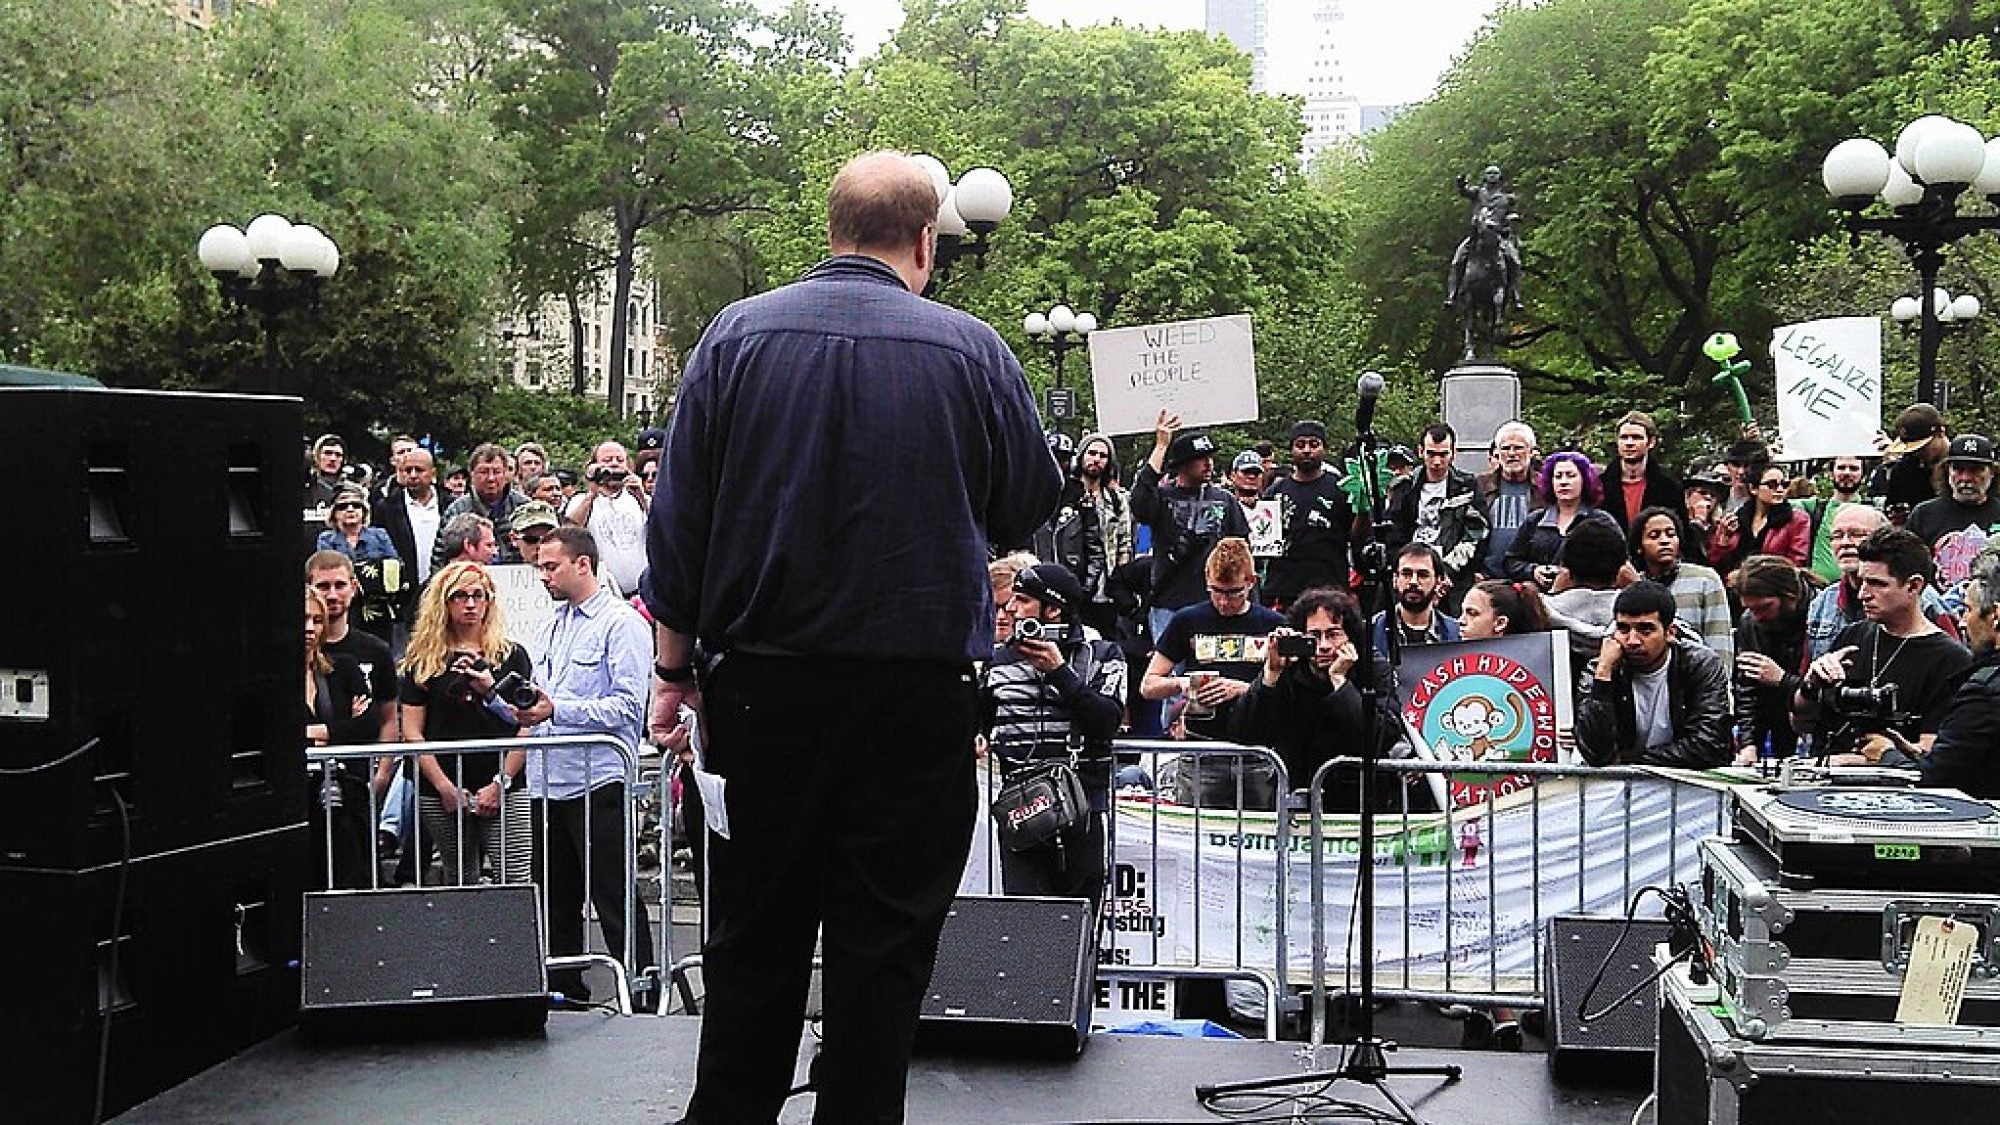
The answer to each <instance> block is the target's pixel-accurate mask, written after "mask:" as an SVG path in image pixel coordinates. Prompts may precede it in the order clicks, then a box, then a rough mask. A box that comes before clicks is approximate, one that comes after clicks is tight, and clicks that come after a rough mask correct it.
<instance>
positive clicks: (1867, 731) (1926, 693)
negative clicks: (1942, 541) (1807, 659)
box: [1792, 527, 1972, 765]
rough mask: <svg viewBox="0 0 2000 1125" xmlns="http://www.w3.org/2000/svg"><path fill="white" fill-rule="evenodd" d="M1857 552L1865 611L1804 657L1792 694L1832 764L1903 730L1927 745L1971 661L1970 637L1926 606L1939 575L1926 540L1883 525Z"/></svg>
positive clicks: (1870, 750)
mask: <svg viewBox="0 0 2000 1125" xmlns="http://www.w3.org/2000/svg"><path fill="white" fill-rule="evenodd" d="M1858 556H1859V558H1860V566H1859V569H1858V571H1857V574H1856V578H1857V580H1858V584H1859V590H1860V597H1861V609H1862V612H1863V613H1864V614H1865V615H1866V616H1867V620H1865V621H1859V622H1856V623H1855V624H1853V625H1850V626H1848V627H1847V628H1845V629H1843V630H1841V631H1840V635H1839V636H1837V637H1835V638H1834V641H1833V648H1832V650H1831V651H1829V652H1828V653H1827V654H1826V655H1824V656H1821V657H1819V658H1818V659H1816V660H1814V661H1813V662H1812V663H1811V664H1808V665H1806V672H1805V676H1804V677H1803V678H1802V679H1801V681H1800V683H1799V689H1798V691H1797V692H1796V693H1795V694H1794V696H1793V699H1792V724H1793V725H1794V726H1796V727H1798V729H1799V730H1800V731H1801V732H1805V733H1811V734H1813V735H1814V736H1815V740H1816V741H1815V745H1816V746H1817V747H1818V749H1819V751H1820V753H1822V754H1826V755H1831V756H1832V761H1833V763H1834V764H1836V765H1841V764H1850V765H1851V764H1856V763H1858V762H1868V763H1873V762H1876V761H1878V760H1879V759H1880V758H1881V756H1882V753H1883V751H1885V750H1889V749H1892V748H1894V747H1896V746H1897V745H1898V741H1897V740H1898V736H1900V738H1901V739H1902V740H1903V741H1904V742H1907V743H1909V744H1911V745H1913V746H1915V747H1917V748H1918V749H1920V750H1922V751H1929V750H1930V748H1931V744H1932V743H1933V742H1934V741H1935V740H1936V738H1937V731H1938V726H1939V724H1940V723H1941V722H1942V721H1943V719H1944V713H1945V709H1946V707H1947V706H1948V705H1949V703H1950V702H1951V698H1952V692H1953V691H1954V690H1955V689H1956V688H1957V686H1958V682H1959V679H1960V678H1961V674H1962V673H1964V671H1965V670H1966V668H1967V667H1968V666H1969V665H1970V664H1971V663H1972V654H1971V653H1969V652H1967V651H1966V649H1965V646H1964V645H1961V644H1959V643H1958V642H1957V641H1955V640H1953V639H1951V638H1950V637H1949V636H1947V635H1945V633H1944V631H1943V630H1941V629H1939V628H1938V627H1937V625H1935V624H1934V623H1932V621H1931V619H1930V618H1929V617H1927V616H1926V615H1925V614H1924V613H1923V611H1922V604H1921V603H1922V599H1923V596H1924V592H1925V591H1926V590H1928V589H1929V588H1930V586H1931V583H1932V580H1933V578H1934V577H1935V575H1936V570H1935V568H1934V566H1933V564H1932V561H1931V552H1930V548H1928V547H1926V546H1924V543H1923V540H1921V539H1918V538H1917V537H1916V536H1915V535H1912V534H1910V533H1909V532H1908V531H1905V530H1903V529H1902V528H1897V527H1884V528H1879V529H1877V530H1876V531H1874V532H1872V533H1871V534H1870V535H1869V536H1868V538H1867V539H1866V540H1864V541H1863V542H1862V544H1861V547H1860V549H1859V552H1858Z"/></svg>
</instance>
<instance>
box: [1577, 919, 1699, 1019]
mask: <svg viewBox="0 0 2000 1125" xmlns="http://www.w3.org/2000/svg"><path fill="white" fill-rule="evenodd" d="M1648 894H1655V895H1658V896H1660V902H1661V904H1662V905H1663V906H1664V908H1665V913H1666V917H1667V921H1668V922H1669V923H1671V924H1672V925H1673V926H1674V928H1675V930H1676V931H1687V932H1692V933H1693V934H1694V939H1693V941H1691V942H1690V943H1689V945H1688V948H1686V949H1682V950H1675V949H1673V948H1672V945H1671V939H1669V946H1668V950H1669V952H1670V953H1672V954H1673V956H1671V957H1669V958H1668V959H1667V963H1666V964H1664V965H1661V966H1660V967H1659V968H1657V969H1654V970H1653V972H1652V973H1651V974H1650V975H1648V976H1647V977H1646V979H1645V980H1642V981H1640V982H1639V983H1638V984H1635V985H1633V986H1632V987H1631V988H1629V989H1627V990H1626V991H1625V994H1624V995H1623V996H1620V997H1619V998H1618V999H1616V1000H1613V1001H1612V1002H1611V1003H1609V1004H1606V1005H1605V1006H1604V1007H1602V1008H1599V1009H1598V1010H1597V1011H1595V1012H1592V1011H1590V1010H1589V1009H1590V998H1591V997H1592V996H1594V995H1596V994H1597V989H1598V986H1599V985H1601V984H1603V983H1604V974H1605V972H1606V971H1608V970H1609V969H1610V968H1611V962H1612V961H1614V960H1616V959H1617V957H1618V950H1619V947H1621V946H1623V945H1624V944H1625V939H1626V938H1627V937H1628V936H1630V935H1631V933H1632V923H1633V921H1634V920H1636V919H1637V918H1638V915H1639V904H1640V903H1641V902H1644V901H1645V899H1646V896H1647V895H1648ZM1682 958H1692V959H1695V960H1691V961H1690V965H1691V966H1692V968H1691V971H1690V975H1693V973H1694V972H1696V971H1700V970H1712V969H1713V968H1714V959H1713V956H1712V955H1711V954H1710V953H1709V951H1708V950H1707V949H1706V948H1705V943H1704V942H1703V941H1702V940H1701V936H1700V931H1699V929H1698V928H1697V927H1696V925H1695V918H1694V906H1693V904H1692V903H1691V902H1690V901H1689V900H1688V895H1687V891H1685V890H1684V889H1682V888H1680V887H1667V888H1661V887H1655V886H1645V887H1640V888H1639V892H1638V893H1637V894H1635V895H1633V896H1632V901H1631V903H1630V904H1629V905H1627V906H1626V908H1625V925H1624V926H1623V927H1622V928H1620V929H1619V931H1618V937H1617V938H1616V939H1614V940H1613V941H1612V943H1611V948H1610V949H1608V950H1605V952H1604V960H1603V961H1602V962H1601V963H1600V964H1599V965H1598V966H1597V972H1596V973H1595V974H1593V975H1592V976H1591V978H1590V983H1589V984H1588V985H1585V986H1584V989H1583V995H1582V997H1580V998H1579V999H1578V1000H1577V1005H1576V1015H1577V1018H1578V1019H1580V1020H1582V1021H1583V1022H1584V1023H1594V1022H1595V1021H1597V1020H1601V1019H1603V1018H1604V1017H1605V1016H1607V1015H1610V1014H1611V1013H1612V1012H1615V1011H1617V1010H1618V1009H1619V1008H1621V1007H1623V1006H1624V1005H1625V1003H1626V1002H1627V1001H1629V1000H1631V999H1632V998H1633V997H1635V996H1637V995H1639V993H1641V992H1643V991H1645V990H1646V989H1648V988H1651V987H1652V986H1653V985H1654V984H1657V983H1658V982H1659V979H1660V978H1661V977H1663V976H1666V975H1667V973H1668V972H1669V971H1671V970H1672V969H1673V967H1674V966H1675V965H1677V964H1679V963H1680V961H1681V959H1682Z"/></svg>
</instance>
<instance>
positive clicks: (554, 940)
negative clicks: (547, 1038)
mask: <svg viewBox="0 0 2000 1125" xmlns="http://www.w3.org/2000/svg"><path fill="white" fill-rule="evenodd" d="M586 805H588V806H589V813H588V818H587V819H588V824H586V823H585V821H586V815H585V806H586ZM626 813H627V809H626V800H625V783H624V782H622V781H614V782H609V783H607V784H604V785H600V786H598V787H597V788H595V789H592V790H591V791H590V793H589V794H588V795H587V796H583V797H571V798H567V799H564V800H554V801H547V800H544V801H536V802H534V809H533V812H532V813H531V814H530V818H529V822H530V823H531V824H533V825H534V833H535V866H534V878H535V879H536V880H538V881H542V883H543V886H542V893H543V895H545V896H546V897H547V899H548V904H549V955H550V956H561V955H563V954H565V953H581V952H583V899H584V889H585V888H584V878H585V876H584V872H585V863H586V848H585V842H586V841H588V844H589V847H588V849H587V851H588V864H589V882H590V886H589V892H590V901H591V904H592V905H594V906H595V907H596V908H597V919H598V922H599V924H600V925H601V926H602V927H603V929H604V945H605V951H606V952H608V953H610V954H611V955H612V956H613V957H618V958H623V957H624V956H625V922H626V919H625V893H626V885H627V884H626V879H627V876H626V871H625V857H626V853H627V850H628V849H627V848H626V846H625V817H626ZM544 872H546V874H545V873H544ZM633 929H634V932H633V935H632V941H633V943H634V946H635V951H636V953H637V955H638V958H639V967H640V968H642V969H643V968H648V967H650V966H651V965H652V964H653V962H654V960H655V958H654V956H653V927H652V924H651V922H650V921H649V920H648V919H647V917H646V909H645V904H644V903H640V904H639V910H638V914H637V916H636V917H635V918H634V919H633ZM549 989H550V990H551V991H554V992H560V993H562V994H563V995H564V996H567V997H569V998H570V999H572V1000H588V999H590V989H589V988H588V987H586V986H585V985H584V983H583V973H582V972H581V971H579V970H576V969H565V970H562V971H561V972H555V973H550V974H549Z"/></svg>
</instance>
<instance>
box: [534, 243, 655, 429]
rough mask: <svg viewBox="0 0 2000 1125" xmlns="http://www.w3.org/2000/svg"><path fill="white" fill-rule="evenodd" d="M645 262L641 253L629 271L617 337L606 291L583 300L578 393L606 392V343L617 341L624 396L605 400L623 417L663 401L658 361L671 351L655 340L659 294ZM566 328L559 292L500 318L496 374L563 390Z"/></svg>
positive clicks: (569, 353) (568, 375) (569, 373)
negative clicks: (620, 337)
mask: <svg viewBox="0 0 2000 1125" xmlns="http://www.w3.org/2000/svg"><path fill="white" fill-rule="evenodd" d="M647 268H648V267H647V266H646V263H645V260H644V256H643V254H642V255H641V260H640V263H639V269H638V270H636V271H635V272H634V275H633V277H632V297H631V304H630V306H629V307H628V308H627V309H626V317H625V339H624V341H623V342H622V343H621V342H619V341H616V340H613V339H612V337H611V297H610V294H609V293H608V292H607V293H604V294H601V295H599V294H586V295H585V296H584V302H583V369H584V375H583V389H584V393H585V394H586V395H588V396H589V397H591V398H595V399H604V398H605V397H606V394H607V390H606V380H605V374H604V373H605V370H606V368H607V367H608V366H609V363H610V355H611V349H612V348H614V347H622V348H623V349H624V352H625V401H624V402H623V403H615V402H614V403H610V404H609V405H611V406H612V407H613V408H615V409H620V410H621V411H622V413H624V414H625V415H626V416H628V417H640V418H652V417H653V416H654V414H655V412H656V411H657V410H658V409H659V408H660V407H661V406H663V405H665V399H664V398H663V396H661V394H660V393H659V383H660V380H661V377H662V376H664V375H666V374H668V372H667V371H666V370H665V369H664V368H663V367H662V365H661V364H662V360H663V359H667V358H668V357H670V355H671V352H670V351H669V350H668V349H667V348H665V347H663V346H662V345H661V340H660V315H659V296H658V291H657V290H656V289H655V287H654V285H653V280H652V278H651V277H650V276H649V275H648V274H647V272H646V270H647ZM606 288H607V289H608V288H609V286H608V285H607V286H606ZM570 328H571V325H570V317H569V303H568V302H567V301H564V300H563V299H562V298H561V297H559V296H551V297H546V298H544V299H543V300H542V303H541V305H540V306H539V307H538V308H537V309H536V310H535V311H534V312H533V313H531V314H529V315H528V316H527V317H525V318H516V319H514V320H509V321H504V322H502V323H501V325H500V327H499V332H498V335H499V337H500V340H501V351H500V374H501V377H502V378H505V379H511V380H513V381H514V382H515V383H516V384H518V385H520V386H523V387H526V388H528V389H529V390H534V391H548V392H551V393H562V394H566V393H568V392H569V391H571V390H572V389H574V388H575V387H576V379H575V368H574V365H575V355H576V352H575V349H574V347H573V346H572V344H571V342H570Z"/></svg>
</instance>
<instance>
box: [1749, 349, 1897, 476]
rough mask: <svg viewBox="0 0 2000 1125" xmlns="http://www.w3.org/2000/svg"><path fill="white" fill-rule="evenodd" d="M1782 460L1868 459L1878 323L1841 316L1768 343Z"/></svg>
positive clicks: (1876, 402)
mask: <svg viewBox="0 0 2000 1125" xmlns="http://www.w3.org/2000/svg"><path fill="white" fill-rule="evenodd" d="M1771 363H1772V367H1773V368H1774V369H1775V370H1776V373H1777V391H1778V435H1779V437H1780V438H1781V439H1782V440H1783V441H1784V443H1785V459H1786V460H1787V461H1805V460H1812V459H1815V458H1820V457H1836V456H1839V455H1841V454H1870V453H1873V452H1874V449H1875V434H1876V432H1877V431H1879V430H1880V429H1881V428H1882V322H1881V321H1880V320H1879V319H1877V318H1875V317H1872V316H1842V317H1834V318H1831V319H1828V320H1811V321H1807V322H1805V323H1804V324H1787V325H1784V326H1783V327H1781V328H1779V329H1778V330H1777V332H1775V333H1773V334H1772V336H1771Z"/></svg>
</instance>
